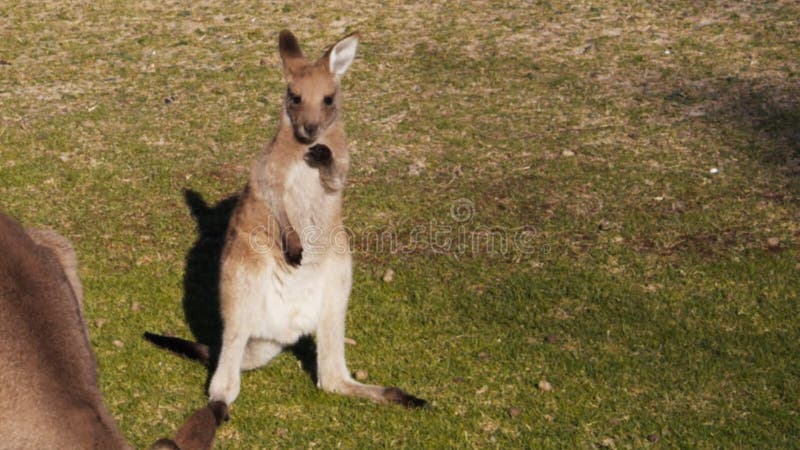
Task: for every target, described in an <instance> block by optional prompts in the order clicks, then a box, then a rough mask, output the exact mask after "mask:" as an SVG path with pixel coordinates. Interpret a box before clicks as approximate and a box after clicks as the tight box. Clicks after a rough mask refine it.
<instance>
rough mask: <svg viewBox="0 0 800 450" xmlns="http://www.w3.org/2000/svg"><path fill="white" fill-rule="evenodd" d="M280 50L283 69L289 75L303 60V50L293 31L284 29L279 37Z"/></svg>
mask: <svg viewBox="0 0 800 450" xmlns="http://www.w3.org/2000/svg"><path fill="white" fill-rule="evenodd" d="M278 51H279V52H280V54H281V59H282V60H283V71H284V73H286V74H287V75H288V74H289V73H290V72H291V71H292V70H293V69H294V68H295V67H296V66H297V65H298V64H299V63H301V62H302V61H303V59H304V57H303V51H302V50H300V44H298V43H297V38H296V37H294V35H293V34H292V32H291V31H289V30H283V31H281V34H280V36H279V37H278Z"/></svg>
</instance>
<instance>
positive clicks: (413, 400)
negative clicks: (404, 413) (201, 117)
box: [383, 387, 428, 408]
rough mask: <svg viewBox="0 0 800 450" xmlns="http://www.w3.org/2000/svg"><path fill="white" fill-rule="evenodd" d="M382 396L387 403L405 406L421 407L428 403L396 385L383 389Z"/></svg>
mask: <svg viewBox="0 0 800 450" xmlns="http://www.w3.org/2000/svg"><path fill="white" fill-rule="evenodd" d="M383 398H384V400H386V402H387V403H396V404H398V405H403V406H404V407H406V408H423V407H425V406H426V405H427V404H428V402H426V401H425V400H423V399H421V398H419V397H414V396H413V395H411V394H409V393H408V392H406V391H404V390H402V389H400V388H396V387H390V388H386V389H384V390H383Z"/></svg>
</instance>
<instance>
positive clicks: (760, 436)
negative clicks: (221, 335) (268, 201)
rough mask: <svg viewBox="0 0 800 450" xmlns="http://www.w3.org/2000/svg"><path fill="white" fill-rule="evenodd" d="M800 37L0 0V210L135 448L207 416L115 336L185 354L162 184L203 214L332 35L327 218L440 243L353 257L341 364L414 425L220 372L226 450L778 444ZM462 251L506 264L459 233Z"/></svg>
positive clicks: (538, 19) (700, 25) (595, 8)
mask: <svg viewBox="0 0 800 450" xmlns="http://www.w3.org/2000/svg"><path fill="white" fill-rule="evenodd" d="M798 17H800V6H798V5H797V4H796V2H790V1H775V2H761V3H753V4H748V3H744V2H740V3H737V2H734V3H732V4H729V5H726V6H716V5H714V4H713V3H708V4H706V3H702V2H701V3H697V2H683V1H671V2H654V3H653V4H643V3H637V4H631V3H630V2H611V3H609V2H605V3H603V2H598V3H594V4H591V3H577V4H575V3H566V2H564V3H562V2H529V1H512V2H467V3H462V2H426V3H413V2H388V3H386V4H382V5H380V6H379V7H378V6H374V5H373V4H372V3H371V2H329V3H328V4H327V5H326V6H324V7H310V6H307V5H305V4H303V3H299V2H290V3H286V4H275V5H264V4H262V3H258V2H226V3H225V5H224V6H223V5H214V4H209V3H200V4H197V5H194V4H178V3H168V4H160V3H152V2H146V3H141V4H138V5H133V4H127V3H125V2H122V3H119V2H108V3H105V2H103V3H98V4H92V5H74V4H72V3H68V2H64V1H60V0H59V1H50V2H47V3H46V4H44V5H41V4H30V5H28V4H18V3H17V2H4V3H2V5H0V24H2V26H0V59H2V60H3V61H4V62H5V63H4V64H3V65H0V126H1V127H2V128H1V129H0V207H1V208H2V209H3V210H5V211H7V212H8V213H10V214H13V215H15V216H16V217H18V218H20V219H21V220H22V221H23V222H24V223H25V224H28V225H38V226H48V227H51V228H54V229H56V230H58V231H60V232H62V233H63V234H65V235H66V236H68V237H69V238H70V239H72V240H73V242H74V243H75V245H76V247H77V249H78V253H79V258H80V262H81V276H82V279H83V280H84V283H85V286H86V299H85V304H86V315H87V322H88V325H89V328H90V336H91V340H92V344H93V346H94V349H95V352H96V354H97V359H98V362H99V365H100V369H101V387H102V389H103V391H104V393H105V396H106V401H107V403H108V404H109V407H110V409H111V411H112V413H113V415H114V417H115V418H116V419H117V420H118V421H119V423H120V424H121V427H122V429H123V431H124V433H125V435H126V436H127V437H128V438H129V439H130V440H131V441H132V443H133V444H135V445H136V446H137V447H139V448H142V447H145V446H147V445H148V444H149V443H151V442H153V441H154V440H156V439H157V438H159V437H161V436H165V435H169V434H171V433H172V431H174V430H175V429H176V427H177V426H178V425H179V424H180V423H181V421H182V420H183V419H184V418H185V417H186V416H188V414H189V413H190V412H191V411H192V410H193V409H195V408H196V407H198V406H200V405H202V404H203V403H204V399H205V393H204V390H203V389H204V383H205V377H206V374H205V371H204V370H203V369H202V368H201V367H200V366H198V365H196V364H193V363H191V362H188V361H186V360H182V359H179V358H176V357H173V356H172V355H169V354H167V353H165V352H163V351H160V350H157V349H155V348H154V347H152V346H150V345H149V344H147V343H146V342H144V341H143V340H142V339H141V337H140V336H141V334H142V332H144V331H145V330H151V331H156V332H162V331H168V332H170V333H173V334H177V335H181V336H185V337H188V336H191V332H190V329H189V326H188V325H187V323H186V321H185V319H184V313H183V309H182V306H181V299H182V297H183V295H184V285H183V277H184V273H185V270H186V258H187V255H188V254H189V251H190V250H191V249H192V247H193V244H194V242H195V240H196V239H197V228H196V226H197V225H196V223H195V221H194V220H193V218H192V216H191V214H190V212H189V209H188V208H187V206H186V205H185V204H184V200H183V190H184V189H191V190H194V191H196V192H198V193H200V194H201V195H203V196H204V198H205V199H206V201H208V202H209V203H211V204H214V203H216V202H218V201H220V200H222V199H224V198H226V197H228V196H229V195H231V194H233V193H235V192H236V191H237V190H238V189H240V188H241V186H242V185H243V184H244V182H245V180H246V177H247V173H248V167H249V164H250V162H251V161H252V159H253V158H254V156H255V155H256V154H257V153H258V151H259V149H260V148H261V146H262V145H264V144H265V143H266V142H268V140H269V139H270V138H271V137H272V134H273V132H274V129H275V126H276V120H277V115H278V112H279V102H280V98H281V96H282V95H283V92H284V91H283V84H282V83H283V81H282V79H281V72H280V69H279V64H280V62H279V57H278V55H277V51H276V47H277V43H276V41H277V33H278V31H279V30H280V29H282V28H285V27H288V28H291V29H292V30H293V31H295V33H296V34H297V35H298V37H299V38H300V41H301V44H302V45H303V47H304V49H306V52H308V53H310V54H317V53H319V52H321V51H322V49H323V48H324V46H326V45H328V44H330V43H332V42H334V41H335V40H336V39H337V38H338V37H340V36H342V35H343V34H345V33H346V32H349V31H353V30H358V31H360V32H361V34H362V44H361V46H360V49H359V57H358V59H357V60H356V62H355V63H354V64H353V66H352V68H351V71H350V73H348V74H347V76H346V77H345V80H344V88H345V92H346V96H347V100H346V107H347V115H346V128H347V130H348V133H349V141H350V144H351V153H352V156H351V160H352V170H351V176H350V180H349V182H350V183H349V184H350V186H349V188H348V191H347V194H346V205H345V210H346V215H347V218H346V222H347V224H348V225H349V226H350V227H351V228H352V229H353V231H354V232H355V233H356V235H357V236H363V234H364V233H366V232H368V231H370V230H372V231H374V230H386V231H388V232H391V233H392V234H393V236H394V237H395V238H396V239H398V242H401V243H406V244H407V243H409V242H411V241H412V239H413V238H414V236H418V233H419V229H420V228H419V227H430V226H431V224H433V227H434V228H435V229H436V230H439V231H441V230H446V229H447V228H446V227H450V228H449V231H448V232H444V233H443V234H442V235H441V236H444V238H450V239H451V242H450V244H451V245H450V248H449V249H447V248H442V247H441V246H430V245H416V246H414V247H413V248H411V247H406V248H405V251H402V252H395V253H390V252H381V251H378V250H377V249H375V248H370V247H369V246H367V245H366V244H365V243H364V242H363V240H362V241H360V244H363V245H357V246H356V247H357V248H356V250H357V252H356V254H355V263H356V272H355V280H354V281H355V283H354V289H353V295H352V298H351V307H350V313H349V316H348V332H347V334H348V336H349V337H350V338H352V339H354V340H355V341H356V342H357V345H354V346H348V349H347V351H348V361H349V366H350V369H351V370H352V371H356V370H366V371H367V372H368V374H369V381H373V382H377V383H381V384H386V385H398V386H401V387H403V388H405V389H408V390H409V391H411V392H413V393H415V394H418V395H419V396H421V397H423V398H426V399H428V400H430V401H431V403H432V407H431V408H429V409H426V410H422V411H406V410H403V409H401V408H394V407H385V406H380V405H374V404H371V403H368V402H365V401H359V400H354V399H348V398H343V397H338V396H334V395H330V394H325V393H322V392H320V391H318V390H317V389H316V388H315V387H314V386H313V384H312V383H311V381H310V379H309V377H308V376H307V375H306V374H305V373H304V372H303V370H302V369H301V368H300V367H299V364H298V361H297V360H296V359H295V358H294V357H293V356H292V355H291V354H284V355H281V356H280V357H279V358H278V359H277V360H276V361H274V363H272V364H271V365H270V366H268V367H266V368H264V369H261V370H258V371H255V372H250V373H247V374H245V375H244V377H243V388H242V393H241V395H240V397H239V399H238V400H237V402H236V403H235V404H234V406H233V408H232V411H231V416H232V420H231V421H230V422H229V423H227V424H225V425H224V426H223V427H222V428H221V429H220V431H219V434H218V441H217V442H218V446H219V447H220V448H275V447H288V448H298V447H323V448H329V447H346V448H363V447H421V446H424V447H435V448H448V447H462V448H463V447H500V448H509V447H528V448H592V447H619V448H645V447H655V448H697V447H699V448H779V447H794V446H797V442H798V440H799V439H800V418H799V417H798V411H800V364H798V355H800V322H798V316H799V314H800V311H799V310H798V309H799V308H798V293H799V291H800V260H798V256H799V254H800V247H799V246H798V244H800V226H799V225H798V223H799V222H798V218H800V201H799V200H800V182H799V181H800V147H798V142H800V135H798V131H797V129H798V123H800V78H798V74H800V70H799V67H798V61H800V45H798V44H800V24H799V23H798ZM167 98H170V99H171V102H167V101H165V99H167ZM570 152H571V153H570ZM570 155H571V156H570ZM712 168H716V169H718V173H716V174H712V173H711V172H710V170H711V169H712ZM453 205H460V206H462V207H467V208H468V212H469V213H470V214H469V215H468V217H467V218H466V220H464V221H461V222H459V221H456V220H455V219H454V218H453V216H452V214H451V208H452V207H453ZM523 228H524V229H525V230H527V231H528V233H527V234H524V235H522V234H521V230H522V229H523ZM478 230H484V231H489V230H493V231H494V232H495V235H494V236H496V237H497V236H499V237H498V240H496V241H495V242H494V243H495V244H496V245H498V247H494V248H495V249H496V250H497V249H499V248H500V247H499V244H500V243H505V244H507V245H509V246H508V247H507V249H506V251H504V252H501V251H495V252H492V251H490V250H491V249H489V248H488V247H487V246H486V245H479V246H478V248H477V249H470V248H469V245H464V244H465V243H466V242H467V241H464V240H460V241H459V240H458V236H461V235H462V234H459V233H462V232H463V233H464V234H463V235H465V236H474V235H475V234H474V233H475V232H477V231H478ZM514 237H516V238H517V241H514V240H513V238H514ZM500 238H507V239H506V240H502V239H500ZM523 238H524V239H523ZM770 239H773V241H772V243H770ZM775 239H777V244H776V243H775V241H774V240H775ZM515 242H516V243H517V244H520V245H521V244H524V246H525V250H526V251H520V248H519V247H515V246H514V243H515ZM423 243H424V242H423ZM439 243H440V244H446V242H444V241H439ZM418 244H419V242H418ZM387 268H392V269H393V270H394V271H395V272H396V276H395V279H394V280H393V281H392V282H391V283H385V282H383V281H382V276H383V273H384V271H385V270H386V269H387ZM548 337H550V338H549V339H547V338H548ZM117 340H118V341H121V342H122V346H118V345H115V344H114V341H117ZM541 380H547V381H549V382H550V383H551V384H552V386H553V390H552V391H550V392H543V391H541V390H540V389H539V388H538V387H537V386H538V383H539V382H540V381H541ZM512 408H515V409H513V412H514V414H512ZM517 412H518V414H516V413H517ZM651 441H655V442H651Z"/></svg>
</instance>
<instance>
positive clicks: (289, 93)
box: [286, 89, 303, 105]
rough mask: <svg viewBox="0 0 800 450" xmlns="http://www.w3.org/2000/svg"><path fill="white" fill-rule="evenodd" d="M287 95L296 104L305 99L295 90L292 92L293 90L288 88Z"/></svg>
mask: <svg viewBox="0 0 800 450" xmlns="http://www.w3.org/2000/svg"><path fill="white" fill-rule="evenodd" d="M286 96H287V97H288V98H289V100H290V101H291V102H292V103H294V104H295V105H299V104H300V102H302V101H303V98H302V97H300V96H299V95H297V94H295V93H294V92H292V91H290V90H288V89H287V90H286Z"/></svg>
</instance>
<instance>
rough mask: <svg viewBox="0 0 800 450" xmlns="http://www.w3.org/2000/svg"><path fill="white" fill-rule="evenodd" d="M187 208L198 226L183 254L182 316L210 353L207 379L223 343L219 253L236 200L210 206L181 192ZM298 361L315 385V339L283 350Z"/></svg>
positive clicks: (307, 338) (305, 339)
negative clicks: (184, 267)
mask: <svg viewBox="0 0 800 450" xmlns="http://www.w3.org/2000/svg"><path fill="white" fill-rule="evenodd" d="M183 195H184V200H185V201H186V206H188V207H189V210H190V212H191V214H192V217H193V218H194V219H195V222H196V223H197V239H196V240H195V242H194V244H193V245H192V248H191V249H190V250H189V253H188V254H187V255H186V269H185V271H184V278H183V288H184V295H183V313H184V318H185V319H186V323H187V324H188V325H189V329H190V330H191V332H192V335H194V338H195V340H196V341H197V342H200V343H203V344H206V345H208V346H209V347H210V349H211V350H212V354H211V355H210V358H211V361H210V364H209V374H208V379H207V380H206V389H208V383H209V382H210V377H211V376H212V375H213V372H214V369H215V367H216V361H217V357H218V351H219V348H220V345H221V344H222V317H221V316H220V298H219V278H220V269H221V262H222V250H223V248H224V246H225V236H226V233H227V230H228V223H229V222H230V219H231V216H232V214H233V210H234V208H235V207H236V203H237V202H238V200H239V196H238V195H233V196H230V197H228V198H225V199H224V200H221V201H219V202H218V203H217V204H215V205H213V206H210V205H209V204H208V203H206V201H205V200H204V199H203V196H202V195H200V194H199V193H197V192H195V191H193V190H190V189H185V190H184V191H183ZM286 350H287V351H289V352H291V353H292V354H293V355H294V356H295V358H297V359H298V360H299V361H300V363H301V367H302V368H303V371H305V372H306V373H307V374H308V376H309V377H310V378H311V380H312V381H313V382H314V383H315V384H316V382H317V352H316V346H315V344H314V339H313V338H312V337H311V336H304V337H302V338H301V339H300V340H299V341H297V343H296V344H294V345H293V346H291V347H288V348H287V349H286Z"/></svg>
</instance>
